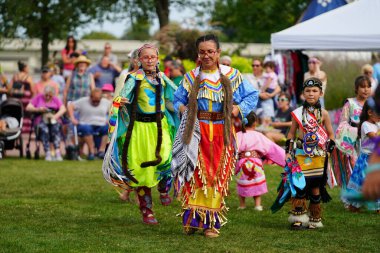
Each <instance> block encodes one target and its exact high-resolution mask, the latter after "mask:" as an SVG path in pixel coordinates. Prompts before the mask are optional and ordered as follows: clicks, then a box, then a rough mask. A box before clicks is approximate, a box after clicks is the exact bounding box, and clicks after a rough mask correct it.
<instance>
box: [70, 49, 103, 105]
mask: <svg viewBox="0 0 380 253" xmlns="http://www.w3.org/2000/svg"><path fill="white" fill-rule="evenodd" d="M74 64H75V69H74V72H73V73H72V75H71V76H69V77H68V78H67V81H66V87H65V90H64V92H63V102H64V104H67V102H69V101H75V100H77V99H79V98H82V97H86V96H90V93H91V90H93V89H94V88H95V81H94V77H93V75H92V74H91V73H89V72H88V71H87V70H88V66H89V65H90V64H91V61H90V60H89V59H87V57H86V56H84V55H80V56H79V57H78V58H77V59H76V61H75V63H74Z"/></svg>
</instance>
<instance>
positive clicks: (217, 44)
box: [195, 34, 220, 50]
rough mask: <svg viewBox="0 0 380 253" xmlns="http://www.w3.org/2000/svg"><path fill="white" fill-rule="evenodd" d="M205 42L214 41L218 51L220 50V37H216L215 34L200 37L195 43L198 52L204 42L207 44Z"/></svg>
mask: <svg viewBox="0 0 380 253" xmlns="http://www.w3.org/2000/svg"><path fill="white" fill-rule="evenodd" d="M205 41H213V42H215V44H216V49H219V48H220V43H219V39H218V36H216V35H214V34H206V35H203V36H201V37H199V38H198V39H197V40H196V41H195V46H196V48H197V50H198V49H199V44H201V43H202V42H205Z"/></svg>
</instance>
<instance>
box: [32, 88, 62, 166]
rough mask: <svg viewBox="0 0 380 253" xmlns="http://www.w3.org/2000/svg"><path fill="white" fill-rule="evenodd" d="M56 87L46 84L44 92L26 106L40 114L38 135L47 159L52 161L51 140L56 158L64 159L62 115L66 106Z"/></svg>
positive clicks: (37, 123)
mask: <svg viewBox="0 0 380 253" xmlns="http://www.w3.org/2000/svg"><path fill="white" fill-rule="evenodd" d="M55 93H56V90H55V88H53V87H52V86H46V87H45V88H44V92H43V94H38V95H37V96H35V97H34V98H33V99H32V100H31V101H30V102H29V104H28V105H27V106H26V111H28V112H31V113H34V114H38V116H36V118H35V121H34V123H35V126H36V132H37V135H39V139H40V140H41V142H42V144H43V146H44V152H45V160H46V161H52V160H53V159H54V157H53V156H52V154H51V152H50V142H52V143H53V145H54V148H55V152H54V153H55V160H56V161H62V160H63V159H62V155H61V151H60V144H61V132H60V131H61V128H60V126H61V124H60V120H61V117H62V115H63V114H64V113H65V112H66V107H65V106H64V105H63V103H62V101H61V100H60V99H59V98H58V97H57V96H55V95H54V94H55Z"/></svg>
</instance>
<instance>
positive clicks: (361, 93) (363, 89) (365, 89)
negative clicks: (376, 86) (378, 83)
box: [357, 82, 371, 99]
mask: <svg viewBox="0 0 380 253" xmlns="http://www.w3.org/2000/svg"><path fill="white" fill-rule="evenodd" d="M357 93H358V97H360V98H363V99H367V98H368V97H369V96H370V95H371V87H369V85H368V84H367V82H365V84H364V85H359V88H358V92H357Z"/></svg>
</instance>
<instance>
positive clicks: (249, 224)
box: [0, 159, 380, 253]
mask: <svg viewBox="0 0 380 253" xmlns="http://www.w3.org/2000/svg"><path fill="white" fill-rule="evenodd" d="M279 173H280V168H278V167H267V178H268V183H269V191H270V192H269V193H268V194H266V195H265V196H264V198H263V200H264V203H263V204H264V208H265V210H264V211H263V212H261V213H259V212H255V211H254V210H253V201H249V202H248V203H249V207H250V208H248V209H246V210H244V211H238V210H236V209H237V206H238V200H237V197H236V191H235V184H232V187H231V196H230V197H229V198H228V199H227V204H228V206H229V207H230V212H229V213H228V218H229V223H228V224H227V225H226V226H225V227H223V228H222V230H221V236H220V237H219V238H216V239H207V238H204V236H202V235H200V234H196V235H193V236H186V235H184V234H183V233H182V227H181V223H180V219H179V217H176V214H177V213H179V211H180V204H179V202H177V201H174V203H173V204H172V205H171V206H169V207H163V206H161V205H160V204H159V200H158V194H157V191H156V190H154V203H155V204H156V205H155V207H154V210H155V211H156V216H157V219H158V220H159V222H160V225H158V226H153V227H150V226H146V225H143V224H142V223H141V218H140V214H139V211H138V208H137V207H136V206H135V205H134V204H128V203H121V202H120V201H119V200H118V197H117V195H116V192H115V190H114V189H113V187H112V186H111V185H109V184H108V183H107V182H105V181H104V180H103V178H102V171H101V162H100V161H95V162H69V161H65V162H62V163H47V162H45V161H42V160H40V161H35V160H20V159H9V160H1V161H0V188H1V193H0V252H149V253H150V252H378V250H379V248H380V236H379V235H380V215H376V214H374V213H370V212H364V213H361V214H351V213H348V212H346V211H345V210H344V208H343V206H342V204H341V203H340V202H339V197H338V195H339V190H338V189H334V190H330V193H331V195H332V196H333V198H334V200H333V201H332V202H330V203H329V204H327V205H325V214H324V218H325V220H324V225H325V228H323V229H321V230H318V231H290V230H289V229H288V223H287V216H288V215H287V211H288V208H289V207H288V206H286V207H285V208H284V209H283V210H281V211H280V212H278V213H276V214H271V213H270V211H269V207H270V205H271V204H272V202H273V200H274V199H275V195H276V193H275V189H276V187H277V183H278V181H279Z"/></svg>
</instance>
